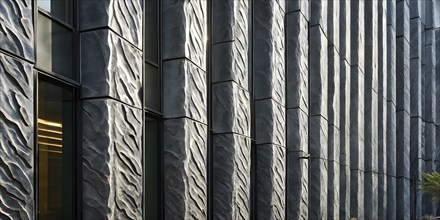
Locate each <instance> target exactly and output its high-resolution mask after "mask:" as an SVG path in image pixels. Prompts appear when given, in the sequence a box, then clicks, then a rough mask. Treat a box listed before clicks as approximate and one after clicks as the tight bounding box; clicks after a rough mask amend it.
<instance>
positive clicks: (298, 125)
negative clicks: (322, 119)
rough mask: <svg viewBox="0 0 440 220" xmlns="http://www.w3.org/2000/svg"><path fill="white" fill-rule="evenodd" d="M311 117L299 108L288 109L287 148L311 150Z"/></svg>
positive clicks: (289, 149) (305, 151) (306, 151)
mask: <svg viewBox="0 0 440 220" xmlns="http://www.w3.org/2000/svg"><path fill="white" fill-rule="evenodd" d="M308 148H309V118H308V116H307V114H306V113H305V112H303V111H302V110H301V109H299V108H295V109H287V150H288V151H302V152H304V153H305V154H307V153H308V151H309V149H308Z"/></svg>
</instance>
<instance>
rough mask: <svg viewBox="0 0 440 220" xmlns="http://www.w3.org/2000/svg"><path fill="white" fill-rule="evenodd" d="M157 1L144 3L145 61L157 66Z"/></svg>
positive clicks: (150, 0)
mask: <svg viewBox="0 0 440 220" xmlns="http://www.w3.org/2000/svg"><path fill="white" fill-rule="evenodd" d="M157 2H158V1H157V0H146V1H145V59H146V60H148V61H150V62H152V63H156V64H157V48H158V42H157V35H158V31H157Z"/></svg>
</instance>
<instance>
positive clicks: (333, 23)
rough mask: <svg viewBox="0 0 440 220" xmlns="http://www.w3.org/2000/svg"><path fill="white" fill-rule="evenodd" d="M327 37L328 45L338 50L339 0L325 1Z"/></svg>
mask: <svg viewBox="0 0 440 220" xmlns="http://www.w3.org/2000/svg"><path fill="white" fill-rule="evenodd" d="M327 7H328V9H327V16H328V19H327V31H328V34H327V37H328V45H329V46H330V45H334V46H335V48H336V50H337V51H339V50H340V49H339V48H340V47H339V39H340V38H339V34H340V33H339V22H340V18H339V16H340V13H339V11H340V8H339V7H340V2H339V1H327Z"/></svg>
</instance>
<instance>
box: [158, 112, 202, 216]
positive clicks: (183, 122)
mask: <svg viewBox="0 0 440 220" xmlns="http://www.w3.org/2000/svg"><path fill="white" fill-rule="evenodd" d="M207 132H208V131H207V127H206V125H204V124H201V123H199V122H196V121H193V120H191V119H187V118H180V119H169V120H165V121H164V145H163V147H164V165H163V166H164V208H165V210H164V213H165V216H164V217H165V219H206V218H207V201H206V198H207V194H208V192H207V176H206V165H207V161H206V160H207Z"/></svg>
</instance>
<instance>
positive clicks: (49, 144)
mask: <svg viewBox="0 0 440 220" xmlns="http://www.w3.org/2000/svg"><path fill="white" fill-rule="evenodd" d="M38 144H41V145H47V146H53V147H63V145H61V144H51V143H46V142H41V141H39V142H38Z"/></svg>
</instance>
